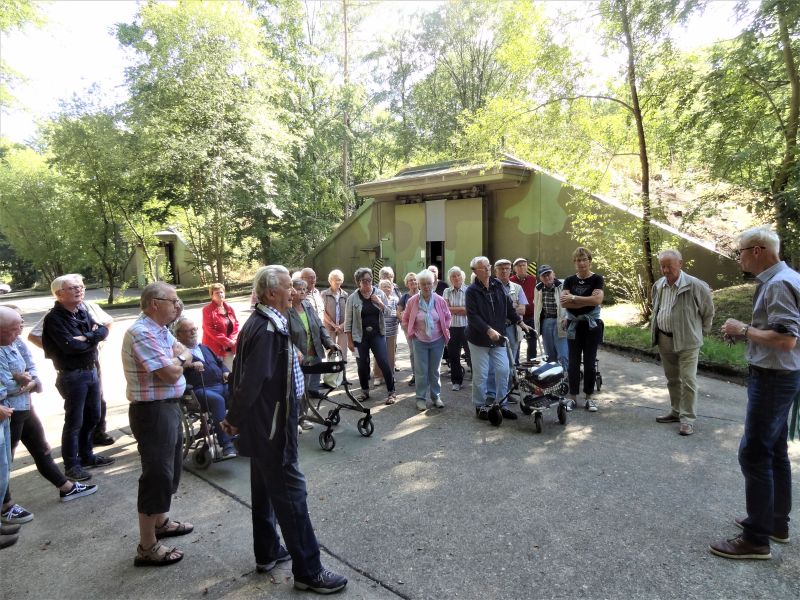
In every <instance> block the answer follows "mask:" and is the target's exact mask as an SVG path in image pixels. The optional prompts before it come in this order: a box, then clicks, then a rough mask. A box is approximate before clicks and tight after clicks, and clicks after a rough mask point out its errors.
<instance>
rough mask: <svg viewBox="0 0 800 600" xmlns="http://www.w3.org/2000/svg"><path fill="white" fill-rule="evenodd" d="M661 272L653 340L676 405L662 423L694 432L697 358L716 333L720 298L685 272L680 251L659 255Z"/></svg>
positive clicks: (655, 296)
mask: <svg viewBox="0 0 800 600" xmlns="http://www.w3.org/2000/svg"><path fill="white" fill-rule="evenodd" d="M658 263H659V265H660V266H661V274H662V275H663V276H664V277H662V278H661V279H659V280H658V281H656V283H655V284H654V285H653V318H652V322H651V324H650V332H651V341H652V343H653V345H656V346H658V353H659V355H660V356H661V364H662V365H663V366H664V375H666V377H667V389H668V390H669V399H670V404H671V406H672V408H671V410H670V412H669V413H668V414H665V415H661V416H659V417H656V421H657V422H658V423H680V429H679V430H678V433H680V435H692V434H693V433H694V421H695V411H696V406H697V360H698V358H699V356H700V347H701V346H702V345H703V335H704V334H707V333H708V332H709V331H711V320H712V319H713V318H714V300H713V298H712V296H711V290H710V289H709V287H708V284H707V283H705V282H704V281H701V280H700V279H697V278H696V277H692V276H691V275H689V274H687V273H684V272H683V271H682V267H683V259H682V257H681V253H680V252H678V251H677V250H664V251H663V252H661V253H659V255H658Z"/></svg>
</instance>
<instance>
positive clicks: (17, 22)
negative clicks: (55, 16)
mask: <svg viewBox="0 0 800 600" xmlns="http://www.w3.org/2000/svg"><path fill="white" fill-rule="evenodd" d="M43 22H44V17H43V16H42V13H41V9H40V8H39V6H38V3H34V2H32V1H31V0H3V2H0V37H3V35H4V34H8V33H10V32H12V31H15V30H17V29H22V28H24V27H25V26H26V25H28V24H29V23H30V24H33V25H36V26H39V25H41V24H42V23H43ZM20 79H21V76H20V74H19V73H17V72H16V71H14V70H13V69H11V68H10V67H9V66H8V65H7V64H6V62H5V61H4V60H3V58H2V53H0V109H2V110H7V109H8V108H9V107H11V106H13V105H14V104H16V100H15V99H14V95H13V93H12V92H11V89H10V87H11V86H12V85H13V83H14V82H15V81H18V80H20Z"/></svg>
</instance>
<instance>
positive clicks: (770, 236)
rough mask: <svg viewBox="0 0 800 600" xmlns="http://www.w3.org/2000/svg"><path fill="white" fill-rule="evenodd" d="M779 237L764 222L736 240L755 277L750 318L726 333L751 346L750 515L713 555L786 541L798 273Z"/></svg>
mask: <svg viewBox="0 0 800 600" xmlns="http://www.w3.org/2000/svg"><path fill="white" fill-rule="evenodd" d="M779 251H780V240H779V238H778V236H777V235H776V234H775V233H774V232H773V231H771V230H770V229H769V228H766V227H757V228H754V229H749V230H747V231H745V232H744V233H742V234H741V235H740V236H739V239H738V248H737V250H736V256H737V258H738V259H739V263H740V265H741V268H742V271H744V272H746V273H752V274H754V275H755V276H756V279H757V281H758V285H757V286H756V292H755V294H754V296H753V317H752V321H751V323H750V324H749V325H748V324H747V323H742V322H741V321H737V320H736V319H728V320H727V321H725V324H724V325H723V326H722V333H723V334H724V336H725V338H726V339H727V340H728V341H730V342H735V341H739V340H744V341H745V342H746V343H747V353H746V356H747V362H748V363H749V365H750V377H749V380H748V384H747V414H746V416H745V421H744V435H743V436H742V441H741V443H740V444H739V465H740V466H741V468H742V474H743V475H744V483H745V499H746V506H747V517H745V518H743V519H735V521H734V522H735V524H736V526H737V527H739V528H741V529H742V530H743V531H742V533H741V534H739V535H738V536H736V537H734V538H731V539H727V540H721V541H719V542H716V543H714V544H711V546H710V549H711V552H712V553H713V554H716V555H717V556H722V557H724V558H733V559H769V558H772V554H771V552H770V546H769V542H770V540H772V541H773V542H778V543H781V544H786V543H788V542H789V512H790V511H791V508H792V471H791V465H790V463H789V454H788V442H787V437H788V432H789V426H788V423H787V417H788V416H789V408H790V406H791V405H792V401H793V399H794V397H795V395H796V394H797V392H798V390H800V345H798V344H797V338H798V337H800V275H799V274H798V273H797V272H796V271H794V270H792V269H791V268H790V267H789V266H788V265H787V264H786V263H784V262H783V261H781V260H780V258H779Z"/></svg>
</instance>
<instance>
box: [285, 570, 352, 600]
mask: <svg viewBox="0 0 800 600" xmlns="http://www.w3.org/2000/svg"><path fill="white" fill-rule="evenodd" d="M346 585H347V577H345V576H344V575H338V574H336V573H334V572H333V571H328V569H326V568H324V567H323V569H322V570H321V571H320V572H319V573H317V574H316V575H314V576H313V577H298V576H297V575H295V576H294V587H295V589H298V590H311V591H312V592H317V593H318V594H333V593H335V592H338V591H339V590H341V589H344V586H346Z"/></svg>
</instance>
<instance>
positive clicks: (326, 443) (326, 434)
mask: <svg viewBox="0 0 800 600" xmlns="http://www.w3.org/2000/svg"><path fill="white" fill-rule="evenodd" d="M319 445H320V447H321V448H322V449H323V450H326V451H327V452H330V451H331V450H333V449H334V448H335V447H336V440H335V439H334V437H333V434H332V433H331V432H330V431H328V430H327V429H326V430H325V431H323V432H322V433H320V434H319Z"/></svg>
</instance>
